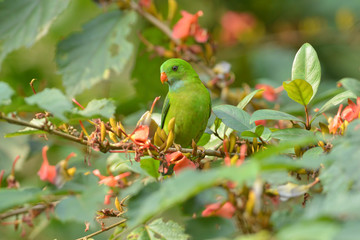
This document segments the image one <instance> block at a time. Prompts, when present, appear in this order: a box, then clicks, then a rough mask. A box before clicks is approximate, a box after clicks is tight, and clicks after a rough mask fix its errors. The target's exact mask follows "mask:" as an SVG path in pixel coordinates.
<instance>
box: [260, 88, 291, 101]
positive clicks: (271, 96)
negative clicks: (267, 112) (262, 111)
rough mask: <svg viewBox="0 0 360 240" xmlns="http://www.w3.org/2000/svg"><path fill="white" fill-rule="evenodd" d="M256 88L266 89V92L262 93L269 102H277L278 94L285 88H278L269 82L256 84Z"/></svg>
mask: <svg viewBox="0 0 360 240" xmlns="http://www.w3.org/2000/svg"><path fill="white" fill-rule="evenodd" d="M255 88H256V89H264V92H263V93H262V96H263V98H264V99H265V100H267V101H269V102H275V101H276V100H277V99H278V94H279V93H280V92H281V91H282V90H284V87H283V86H280V87H278V88H274V87H272V86H270V85H268V84H256V86H255Z"/></svg>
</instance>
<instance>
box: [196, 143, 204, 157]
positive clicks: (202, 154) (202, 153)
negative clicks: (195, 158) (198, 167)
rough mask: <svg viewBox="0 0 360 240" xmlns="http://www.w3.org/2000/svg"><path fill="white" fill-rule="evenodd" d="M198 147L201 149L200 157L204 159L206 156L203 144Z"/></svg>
mask: <svg viewBox="0 0 360 240" xmlns="http://www.w3.org/2000/svg"><path fill="white" fill-rule="evenodd" d="M197 149H198V150H199V151H200V154H199V157H200V159H203V158H204V157H205V148H204V147H203V146H197Z"/></svg>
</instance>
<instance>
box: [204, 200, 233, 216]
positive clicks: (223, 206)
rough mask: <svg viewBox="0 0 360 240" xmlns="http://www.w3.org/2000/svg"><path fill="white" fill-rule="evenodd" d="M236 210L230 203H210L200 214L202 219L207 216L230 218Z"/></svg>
mask: <svg viewBox="0 0 360 240" xmlns="http://www.w3.org/2000/svg"><path fill="white" fill-rule="evenodd" d="M235 211H236V208H235V207H234V205H232V203H231V202H229V201H228V202H225V203H212V204H208V205H206V208H205V210H204V211H203V212H202V213H201V215H202V216H203V217H209V216H220V217H223V218H232V217H233V216H234V213H235Z"/></svg>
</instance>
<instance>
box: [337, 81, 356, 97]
mask: <svg viewBox="0 0 360 240" xmlns="http://www.w3.org/2000/svg"><path fill="white" fill-rule="evenodd" d="M340 83H341V85H342V86H343V87H344V88H345V89H346V90H350V91H351V92H353V93H354V94H355V95H356V96H360V81H359V80H358V79H355V78H343V79H341V80H340Z"/></svg>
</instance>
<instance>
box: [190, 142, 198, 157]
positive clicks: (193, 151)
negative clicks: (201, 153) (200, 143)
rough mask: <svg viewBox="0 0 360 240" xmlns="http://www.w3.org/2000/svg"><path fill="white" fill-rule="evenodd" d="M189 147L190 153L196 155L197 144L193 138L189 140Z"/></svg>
mask: <svg viewBox="0 0 360 240" xmlns="http://www.w3.org/2000/svg"><path fill="white" fill-rule="evenodd" d="M191 147H192V149H193V150H192V155H193V156H197V145H196V142H195V141H194V139H192V140H191Z"/></svg>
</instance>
